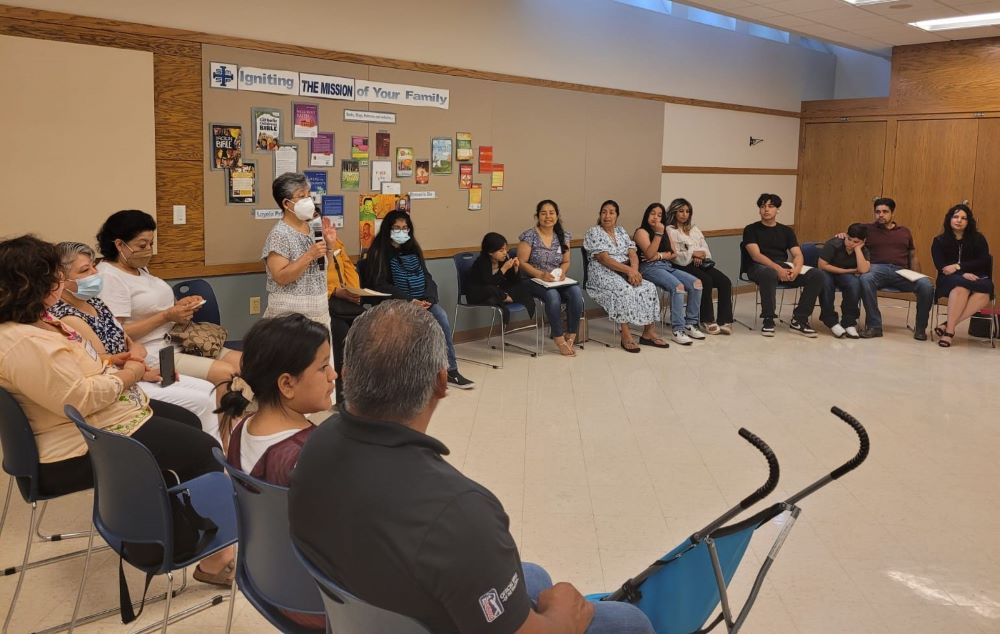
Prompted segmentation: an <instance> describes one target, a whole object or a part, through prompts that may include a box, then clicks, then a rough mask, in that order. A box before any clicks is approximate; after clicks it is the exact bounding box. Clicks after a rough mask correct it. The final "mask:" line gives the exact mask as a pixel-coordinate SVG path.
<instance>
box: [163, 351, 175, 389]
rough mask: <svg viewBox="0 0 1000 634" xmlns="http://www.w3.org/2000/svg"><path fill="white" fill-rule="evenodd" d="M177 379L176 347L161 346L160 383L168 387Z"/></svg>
mask: <svg viewBox="0 0 1000 634" xmlns="http://www.w3.org/2000/svg"><path fill="white" fill-rule="evenodd" d="M176 380H177V372H176V371H175V370H174V348H173V346H165V347H163V348H160V385H161V386H163V387H167V386H170V385H173V384H174V382H175V381H176Z"/></svg>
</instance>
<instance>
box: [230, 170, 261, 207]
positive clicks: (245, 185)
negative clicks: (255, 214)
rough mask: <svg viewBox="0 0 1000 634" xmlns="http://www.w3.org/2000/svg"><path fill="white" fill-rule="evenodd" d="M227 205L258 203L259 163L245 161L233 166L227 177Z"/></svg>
mask: <svg viewBox="0 0 1000 634" xmlns="http://www.w3.org/2000/svg"><path fill="white" fill-rule="evenodd" d="M226 183H227V185H228V186H227V191H226V204H227V205H255V204H257V163H256V161H243V164H242V165H236V166H235V167H231V168H230V169H229V172H228V174H227V178H226Z"/></svg>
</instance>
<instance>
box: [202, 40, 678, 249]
mask: <svg viewBox="0 0 1000 634" xmlns="http://www.w3.org/2000/svg"><path fill="white" fill-rule="evenodd" d="M213 61H214V62H225V63H228V64H237V65H240V66H248V67H257V68H268V69H280V70H289V71H295V72H300V73H301V72H305V73H313V74H318V75H331V76H340V77H351V78H355V79H368V80H372V81H383V82H390V83H396V84H407V85H415V86H427V87H433V88H440V89H447V90H448V91H450V99H449V101H450V107H449V108H448V109H438V108H430V107H413V106H403V105H390V104H382V103H368V102H365V101H335V100H329V99H310V98H308V97H302V96H288V95H275V94H267V93H260V92H249V91H237V90H226V89H220V88H211V87H210V64H211V62H213ZM202 76H203V100H202V103H203V122H204V125H203V128H204V135H205V138H204V142H205V147H206V148H208V146H209V142H210V125H211V124H212V123H221V124H233V125H240V126H242V127H243V136H244V150H243V151H244V153H245V157H246V158H247V159H250V160H253V161H256V168H257V203H256V204H254V205H246V204H239V205H233V204H227V183H226V172H225V171H224V170H212V169H210V167H211V159H212V152H210V151H208V150H207V149H206V153H205V157H206V158H205V165H204V177H205V187H204V195H205V200H204V203H205V264H206V265H213V264H242V263H248V262H255V261H259V260H260V257H261V247H262V245H263V243H264V239H265V237H266V235H267V233H268V231H270V229H271V227H272V226H273V224H274V222H275V220H273V219H271V220H257V219H255V218H254V209H274V208H277V206H278V205H277V203H275V201H274V200H273V198H272V196H271V182H272V180H273V177H274V164H273V155H270V154H266V153H265V154H255V153H253V152H252V151H251V144H252V142H253V139H252V138H251V136H252V133H251V129H252V124H251V110H252V109H253V108H256V107H268V108H274V109H277V110H280V111H281V112H282V130H281V137H282V139H283V141H284V143H286V144H294V145H297V146H298V147H299V164H298V169H299V171H304V170H325V171H326V172H327V182H328V193H330V194H343V195H344V227H343V229H341V230H340V235H341V238H342V239H343V241H344V243H345V244H346V245H347V247H348V250H349V251H350V252H351V253H358V252H359V236H358V224H359V222H358V201H359V194H362V193H368V192H370V191H371V189H370V187H369V186H370V180H371V176H370V166H369V167H361V174H360V180H361V183H360V187H359V189H358V190H356V191H354V190H349V191H342V190H341V189H340V185H341V182H340V169H341V160H342V159H345V158H350V153H351V137H352V136H353V135H362V136H367V137H368V139H369V154H370V158H369V161H371V160H372V159H373V158H374V154H375V139H376V133H377V132H379V131H387V132H389V134H390V142H391V148H390V157H389V160H391V161H392V162H393V171H392V175H393V179H392V180H393V181H394V182H399V183H400V185H401V191H402V192H403V193H411V192H414V191H434V192H435V193H436V198H435V199H433V200H414V201H413V202H412V204H411V207H412V209H411V213H412V218H413V223H414V231H415V235H416V237H417V239H418V240H419V241H420V244H421V246H422V247H423V248H424V250H425V251H430V252H432V255H433V252H435V251H438V252H439V253H440V254H442V255H443V254H444V253H446V252H447V251H448V250H452V249H456V248H464V247H476V248H478V245H479V243H480V241H481V239H482V236H483V234H485V233H486V232H488V231H497V232H499V233H501V234H503V235H505V236H506V237H507V239H508V241H509V242H510V243H514V242H516V240H517V236H518V235H519V234H520V233H521V232H522V231H523V230H525V229H527V228H529V227H531V226H533V225H534V218H533V214H534V211H535V205H536V203H537V202H538V201H539V200H542V199H544V198H551V199H553V200H555V201H556V202H557V203H558V204H559V207H560V211H561V215H562V219H563V223H564V226H565V227H566V228H567V230H569V231H570V232H571V233H572V235H573V237H574V238H582V237H583V234H584V232H586V230H587V229H588V228H589V227H591V226H593V225H594V224H595V223H596V219H597V214H598V210H599V208H600V205H601V203H602V202H603V201H604V200H606V199H609V198H610V199H614V200H617V201H618V202H619V203H620V205H621V209H622V219H621V222H622V225H623V226H625V227H626V228H627V229H628V230H629V231H631V230H632V229H633V228H634V227H635V226H637V225H638V223H639V220H640V219H641V215H642V211H643V210H644V209H645V207H646V205H648V204H649V203H650V202H653V201H656V200H658V199H659V196H660V187H661V182H660V181H661V169H660V166H661V158H662V142H663V126H664V117H663V104H662V103H661V102H658V101H654V100H645V99H638V98H631V97H620V96H611V95H600V94H591V93H586V92H578V91H570V90H564V89H557V88H548V87H541V86H530V85H522V84H515V83H506V82H500V81H493V80H486V79H474V78H466V77H456V76H451V75H438V74H432V73H424V72H419V71H412V70H400V69H390V68H384V67H378V66H369V65H363V64H352V63H345V62H336V61H329V60H322V59H314V58H307V57H299V56H293V55H282V54H276V53H268V52H261V51H252V50H247V49H240V48H232V47H223V46H215V45H207V44H206V45H203V55H202ZM293 103H314V104H316V105H317V106H318V109H319V129H320V131H322V132H333V133H334V134H335V150H334V165H333V166H332V167H326V168H318V167H316V168H314V167H309V142H308V140H307V139H294V138H292V136H293V135H292V128H293V125H294V122H293V120H292V104H293ZM345 109H352V110H374V111H380V112H392V113H394V114H395V115H396V122H395V123H394V124H384V123H358V122H347V121H344V110H345ZM457 132H469V133H471V134H472V145H473V152H474V158H473V161H472V163H473V182H476V183H481V184H482V187H483V196H482V209H481V210H478V211H470V210H469V209H468V191H467V190H463V189H460V188H459V169H458V162H457V161H453V170H452V174H450V175H436V174H432V175H431V176H430V182H429V183H428V184H426V185H417V184H416V183H415V179H414V178H413V177H412V176H411V177H403V178H396V169H395V167H396V166H395V158H396V148H397V147H400V146H402V147H412V148H413V150H414V158H415V159H430V153H431V148H430V145H431V139H432V138H434V137H449V138H451V139H452V140H453V142H454V139H455V136H456V133H457ZM481 145H486V146H492V147H493V161H494V162H496V163H503V164H504V170H505V175H504V187H503V190H502V191H491V189H490V178H491V175H490V174H489V173H480V171H479V169H478V162H477V160H476V159H477V158H478V155H477V152H478V148H479V146H481Z"/></svg>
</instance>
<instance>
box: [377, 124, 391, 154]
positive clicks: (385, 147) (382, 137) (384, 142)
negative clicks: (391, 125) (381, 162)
mask: <svg viewBox="0 0 1000 634" xmlns="http://www.w3.org/2000/svg"><path fill="white" fill-rule="evenodd" d="M389 156H390V154H389V133H388V132H386V131H384V130H383V131H381V132H376V133H375V157H376V158H389Z"/></svg>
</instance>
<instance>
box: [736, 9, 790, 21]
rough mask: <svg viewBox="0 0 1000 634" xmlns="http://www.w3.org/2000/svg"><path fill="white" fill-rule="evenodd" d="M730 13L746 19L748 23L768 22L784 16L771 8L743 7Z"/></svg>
mask: <svg viewBox="0 0 1000 634" xmlns="http://www.w3.org/2000/svg"><path fill="white" fill-rule="evenodd" d="M732 12H733V13H738V14H739V15H740V17H742V18H746V19H747V20H750V21H754V20H768V19H770V18H775V17H778V16H783V15H785V14H784V13H782V12H781V11H777V10H775V9H772V8H771V7H745V8H743V9H734V10H733V11H732Z"/></svg>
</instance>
